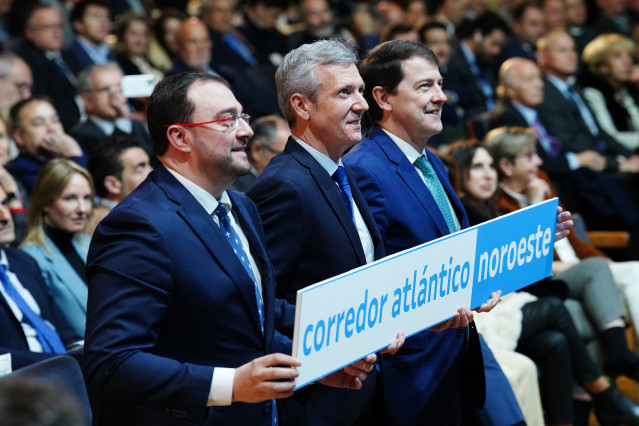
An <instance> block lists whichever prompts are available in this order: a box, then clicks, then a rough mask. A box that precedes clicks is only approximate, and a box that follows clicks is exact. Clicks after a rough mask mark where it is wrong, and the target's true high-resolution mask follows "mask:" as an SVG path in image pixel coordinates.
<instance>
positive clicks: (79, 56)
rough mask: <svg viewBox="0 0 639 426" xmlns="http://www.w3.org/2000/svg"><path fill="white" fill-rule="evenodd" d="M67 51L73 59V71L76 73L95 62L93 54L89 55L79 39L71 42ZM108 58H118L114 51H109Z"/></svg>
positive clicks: (113, 59) (111, 59) (110, 59)
mask: <svg viewBox="0 0 639 426" xmlns="http://www.w3.org/2000/svg"><path fill="white" fill-rule="evenodd" d="M66 53H67V55H69V57H71V58H72V60H73V66H74V67H75V69H74V70H73V71H74V72H75V73H76V74H79V73H80V71H82V70H83V69H85V68H88V67H90V66H91V65H93V64H95V62H93V59H92V58H91V56H89V54H88V53H87V51H86V50H85V49H84V46H82V44H80V42H79V41H78V40H77V39H76V40H73V43H71V45H70V46H69V47H68V48H67V49H66ZM108 60H109V61H115V60H116V59H115V56H114V55H113V53H112V52H109V56H108Z"/></svg>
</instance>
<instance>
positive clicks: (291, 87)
mask: <svg viewBox="0 0 639 426" xmlns="http://www.w3.org/2000/svg"><path fill="white" fill-rule="evenodd" d="M350 64H357V53H356V52H355V48H354V46H351V45H348V44H346V43H344V42H343V41H340V40H320V41H316V42H314V43H308V44H304V45H302V46H300V47H298V48H297V49H294V50H291V51H290V52H289V53H288V54H287V55H286V56H285V57H284V60H283V61H282V64H281V65H280V66H279V68H278V69H277V72H276V73H275V84H276V85H277V99H278V102H279V105H280V109H281V110H282V114H284V117H285V118H286V121H287V122H288V125H289V126H290V127H291V128H292V127H293V126H294V125H295V121H296V119H297V117H296V115H295V111H294V110H293V107H292V106H291V104H290V100H291V96H293V94H295V93H299V94H300V95H302V96H304V97H306V98H308V99H310V100H311V101H313V102H315V101H317V95H318V92H319V85H320V81H319V79H318V78H317V75H316V74H315V68H316V67H317V66H319V65H345V66H348V65H350Z"/></svg>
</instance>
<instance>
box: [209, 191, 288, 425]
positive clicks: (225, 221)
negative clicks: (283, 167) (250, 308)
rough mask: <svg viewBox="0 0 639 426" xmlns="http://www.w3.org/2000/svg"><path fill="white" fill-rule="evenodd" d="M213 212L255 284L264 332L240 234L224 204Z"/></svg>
mask: <svg viewBox="0 0 639 426" xmlns="http://www.w3.org/2000/svg"><path fill="white" fill-rule="evenodd" d="M213 214H215V215H216V216H217V217H218V219H219V220H220V230H221V231H222V233H223V234H224V237H226V241H228V242H229V244H230V245H231V248H232V249H233V251H234V252H235V254H236V255H237V257H238V259H240V262H241V263H242V266H244V269H245V270H246V272H247V273H248V275H249V277H251V279H252V280H253V284H255V298H256V300H257V312H258V313H259V317H260V328H261V330H262V334H264V302H263V301H262V296H260V293H261V292H260V289H259V287H258V286H257V280H256V279H255V274H254V273H253V268H251V263H250V261H249V258H248V256H247V254H246V253H247V252H246V248H245V247H244V246H243V245H242V240H240V236H239V235H237V232H235V229H234V228H233V225H231V218H229V212H228V211H227V210H226V207H225V206H224V204H222V203H220V204H218V206H217V208H216V209H215V211H214V212H213ZM271 404H272V406H273V410H272V412H271V413H272V417H271V424H272V425H273V426H276V425H277V423H278V422H277V404H276V403H275V400H274V399H273V400H272V401H271Z"/></svg>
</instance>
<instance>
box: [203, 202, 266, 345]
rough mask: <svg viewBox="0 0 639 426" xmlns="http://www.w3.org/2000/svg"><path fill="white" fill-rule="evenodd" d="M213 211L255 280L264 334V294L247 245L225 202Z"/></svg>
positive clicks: (232, 246)
mask: <svg viewBox="0 0 639 426" xmlns="http://www.w3.org/2000/svg"><path fill="white" fill-rule="evenodd" d="M213 213H214V214H215V215H216V216H217V217H218V219H219V220H220V230H221V231H222V233H223V234H224V237H226V241H228V243H229V244H230V245H231V248H232V249H233V251H234V252H235V255H236V256H237V258H238V259H239V260H240V263H242V266H244V269H245V270H246V273H247V274H248V276H249V277H251V280H253V284H254V285H255V299H256V300H257V311H258V313H259V317H260V328H261V329H262V334H264V303H263V302H262V296H261V295H260V293H261V292H260V289H259V288H258V286H257V280H256V279H255V274H254V273H253V268H252V267H251V262H250V261H249V258H248V255H247V251H246V247H244V245H243V244H242V240H240V236H239V235H237V232H235V229H234V228H233V225H231V218H229V213H228V211H227V210H226V207H225V206H224V204H222V203H220V204H218V205H217V208H216V209H215V211H214V212H213Z"/></svg>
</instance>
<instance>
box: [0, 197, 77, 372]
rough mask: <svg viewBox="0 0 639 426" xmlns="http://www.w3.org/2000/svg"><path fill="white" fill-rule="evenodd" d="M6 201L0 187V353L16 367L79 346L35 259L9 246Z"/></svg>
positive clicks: (10, 229) (11, 238) (12, 236)
mask: <svg viewBox="0 0 639 426" xmlns="http://www.w3.org/2000/svg"><path fill="white" fill-rule="evenodd" d="M9 201H10V199H9V198H8V197H7V194H6V193H5V191H4V189H2V188H0V245H1V247H0V301H1V303H0V321H2V327H1V328H0V353H3V354H4V353H9V354H11V368H12V369H13V370H17V369H19V368H22V367H24V366H26V365H29V364H33V363H35V362H38V361H42V360H45V359H47V358H51V357H54V356H57V355H59V354H64V353H66V352H67V350H68V349H72V348H77V349H80V348H81V347H82V338H81V337H80V336H78V335H77V334H76V333H75V332H74V331H73V329H72V328H71V326H70V325H69V323H68V322H67V320H66V318H65V316H64V314H63V313H62V312H61V311H60V308H58V306H57V305H56V304H55V303H54V302H53V299H52V298H51V295H50V294H49V290H48V288H47V285H46V283H45V282H44V279H43V278H42V272H41V271H40V268H39V267H38V264H37V263H36V262H35V260H33V259H32V258H31V256H29V255H28V254H26V253H25V252H23V251H21V250H18V249H15V248H13V247H9V244H11V243H13V241H14V240H15V234H14V231H13V221H12V220H11V213H10V211H9V208H8V206H7V204H8V203H9ZM67 348H68V349H67Z"/></svg>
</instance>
